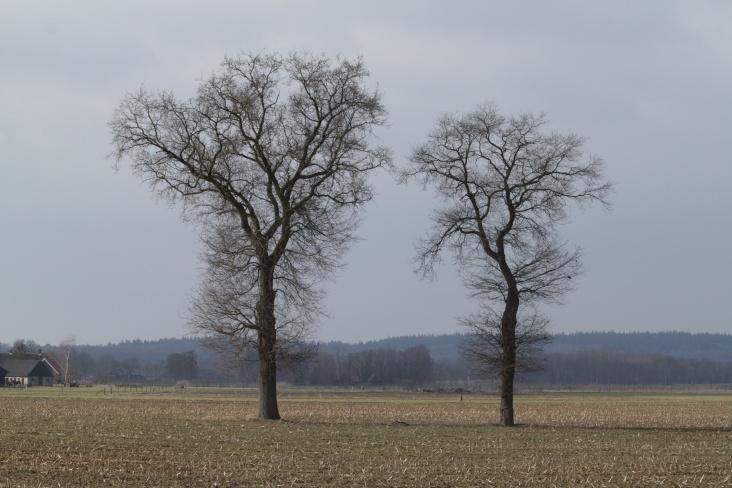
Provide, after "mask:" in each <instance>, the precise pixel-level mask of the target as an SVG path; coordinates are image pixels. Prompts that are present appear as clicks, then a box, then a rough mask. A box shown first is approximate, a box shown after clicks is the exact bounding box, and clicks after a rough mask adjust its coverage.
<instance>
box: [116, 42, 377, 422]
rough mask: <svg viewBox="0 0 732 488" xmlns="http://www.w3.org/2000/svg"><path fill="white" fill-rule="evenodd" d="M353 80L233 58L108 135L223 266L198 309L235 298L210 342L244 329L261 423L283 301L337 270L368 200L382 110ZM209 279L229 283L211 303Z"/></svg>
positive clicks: (357, 69)
mask: <svg viewBox="0 0 732 488" xmlns="http://www.w3.org/2000/svg"><path fill="white" fill-rule="evenodd" d="M367 78H368V71H367V69H366V67H365V65H364V63H363V61H362V60H361V59H356V60H353V61H351V60H346V59H340V58H337V59H335V60H332V59H329V58H327V57H325V56H314V55H311V54H307V53H305V54H298V53H295V54H291V55H289V56H285V57H283V56H280V55H278V54H268V53H259V54H243V53H242V54H240V55H238V56H236V57H227V58H225V59H224V61H223V62H222V64H221V67H220V69H219V70H218V71H216V72H215V73H214V74H213V75H212V76H211V77H210V78H208V79H207V80H205V81H203V82H202V83H201V84H200V86H199V88H198V93H197V95H196V96H195V97H193V98H191V99H190V100H187V101H181V100H178V99H176V98H175V96H174V95H173V94H172V93H169V92H149V91H147V90H145V89H144V88H143V89H140V90H139V91H137V92H135V93H130V94H128V95H127V96H126V97H125V98H124V99H123V100H122V102H121V104H120V106H119V108H118V109H117V110H116V112H115V114H114V116H113V118H112V120H111V121H110V124H109V125H110V128H111V130H112V133H113V142H114V145H115V151H114V154H115V156H116V158H117V161H118V163H119V161H120V160H121V159H122V158H124V157H129V158H130V159H131V160H132V168H133V170H134V171H135V172H136V173H137V174H138V175H139V176H140V177H142V178H143V179H145V180H147V181H149V182H150V183H151V185H152V188H153V189H154V190H155V191H156V192H158V193H159V194H161V195H163V196H165V197H169V198H170V199H171V200H173V201H176V200H179V199H181V200H183V202H184V208H185V209H186V212H187V213H186V215H187V216H189V217H194V218H197V219H200V221H201V222H204V228H205V231H204V233H205V234H206V235H207V236H209V241H210V242H212V243H214V245H213V246H212V247H211V248H210V249H212V250H214V251H216V250H217V249H218V248H221V249H224V250H231V251H232V252H234V253H235V254H236V256H235V257H234V258H233V259H228V257H222V260H223V261H225V262H227V265H230V264H232V263H234V264H235V265H236V266H234V268H236V269H237V272H236V273H231V272H227V271H226V269H225V268H224V271H223V272H218V271H214V274H216V273H218V275H217V276H214V277H212V278H211V279H210V283H208V284H207V283H204V288H203V294H202V295H201V297H202V298H203V299H204V301H206V300H209V299H210V300H211V301H212V302H211V303H213V305H212V308H209V310H220V312H219V313H222V314H224V315H226V314H227V309H226V307H224V304H226V305H227V306H232V303H229V302H227V298H226V295H227V294H228V293H229V292H231V291H234V292H235V295H236V300H235V302H233V303H236V304H237V305H238V310H237V314H238V315H237V317H236V318H235V320H231V321H229V322H228V323H229V324H230V325H231V326H232V327H231V329H229V330H223V329H222V330H213V331H212V332H214V333H216V334H224V335H226V334H236V333H237V331H238V329H239V328H240V327H248V328H249V329H250V330H252V331H253V335H247V334H245V335H243V336H241V337H242V340H243V341H249V340H250V339H252V340H251V344H252V345H253V347H255V348H256V350H257V353H258V357H259V392H260V408H259V416H260V417H261V418H265V419H277V418H279V417H280V414H279V410H278V407H277V391H276V381H277V351H278V344H280V341H279V337H280V336H282V326H283V324H278V319H283V318H284V317H291V316H292V315H291V314H290V312H289V311H286V312H283V311H282V307H285V308H287V307H294V306H296V305H298V302H297V301H292V300H290V298H291V296H292V295H293V292H292V291H291V290H300V291H302V295H303V296H305V295H307V293H308V292H309V289H310V287H312V286H314V284H316V283H317V282H318V280H319V279H320V278H322V277H323V276H325V275H328V273H329V272H330V271H331V270H332V269H333V268H334V267H337V266H339V265H340V264H341V263H342V261H341V258H342V252H343V251H344V250H345V249H346V248H347V247H348V245H349V244H350V243H351V242H352V241H353V240H354V238H355V237H354V231H355V228H356V225H357V224H358V222H359V217H358V216H359V211H360V209H361V207H362V206H363V205H364V204H365V203H366V202H368V201H370V200H371V199H372V189H371V186H370V185H369V184H368V182H367V174H368V173H369V172H370V171H371V170H374V169H376V168H379V167H382V166H384V165H389V164H391V156H390V153H389V151H388V150H387V149H386V148H384V147H381V146H379V145H378V144H374V137H373V133H372V131H373V129H374V128H375V127H376V126H380V125H384V124H385V123H386V115H387V111H386V109H385V107H384V105H383V103H382V96H381V94H380V93H379V92H378V90H370V89H369V88H367V87H366V86H365V82H366V79H367ZM234 223H235V226H234ZM227 240H228V241H227ZM232 241H235V242H232ZM214 254H215V252H214ZM213 259H214V260H216V259H218V258H217V257H215V256H214V258H213ZM219 279H223V280H230V281H231V280H236V279H241V282H240V283H229V284H231V287H229V288H228V289H225V288H222V290H223V291H222V292H221V293H219V290H217V287H218V286H219V285H220V284H222V283H221V282H219V281H218V280H219ZM209 285H210V286H209ZM227 286H228V284H227ZM206 287H208V288H209V289H207V288H206ZM288 287H289V288H288ZM288 290H290V291H288ZM209 291H212V293H210V294H209V293H208V292H209ZM288 293H289V295H288ZM295 294H296V293H295ZM217 300H223V302H220V303H219V304H218V305H220V307H219V306H218V305H217V304H216V301H217ZM201 310H203V309H201ZM295 315H297V314H295ZM204 319H205V317H204ZM283 320H286V319H283ZM196 323H200V324H201V330H202V331H209V330H210V329H209V328H208V325H210V324H211V323H212V322H211V321H209V320H203V321H200V322H199V321H198V320H197V319H196V317H195V315H194V320H193V324H194V325H195V324H196ZM207 324H208V325H207ZM278 334H279V335H278Z"/></svg>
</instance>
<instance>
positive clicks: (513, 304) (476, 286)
mask: <svg viewBox="0 0 732 488" xmlns="http://www.w3.org/2000/svg"><path fill="white" fill-rule="evenodd" d="M546 123H547V122H546V119H545V117H544V115H540V116H534V115H531V114H523V115H519V116H510V117H507V116H504V115H502V114H500V113H499V112H498V110H497V108H496V106H495V105H494V104H492V103H490V104H485V105H481V106H479V107H478V108H477V109H476V110H475V111H473V112H470V113H467V114H464V115H458V114H451V115H444V116H442V117H441V118H440V119H439V120H438V122H437V125H436V127H435V128H434V129H433V130H432V131H430V132H429V133H428V135H427V142H425V143H424V144H422V145H421V146H419V147H416V148H415V149H413V151H412V154H411V156H410V165H409V166H408V168H406V169H405V170H404V171H403V173H402V179H403V181H407V180H410V179H416V180H418V181H420V182H421V183H422V184H423V186H424V187H432V188H433V189H434V190H435V191H436V193H437V195H438V197H439V198H440V200H441V202H442V204H441V206H440V207H439V208H437V209H436V210H434V211H433V213H432V215H431V219H432V222H433V225H432V226H431V229H430V231H429V232H428V234H427V236H426V237H425V238H424V239H423V240H422V241H421V242H420V247H419V254H418V260H417V262H418V270H419V272H420V273H421V274H422V275H423V276H425V277H429V276H432V275H433V274H434V266H435V264H436V263H439V262H441V256H442V252H443V250H444V249H445V248H448V249H449V250H451V251H452V252H453V254H454V257H455V260H456V262H457V264H458V265H459V266H460V270H461V273H462V276H463V277H464V280H465V283H466V285H467V287H468V288H469V289H470V290H471V293H472V295H473V296H474V297H476V298H478V299H481V300H483V301H484V303H485V304H487V306H486V310H489V308H488V306H490V304H499V305H500V306H501V307H502V310H501V311H500V312H490V311H489V312H486V313H485V314H483V316H481V317H477V318H476V317H473V318H468V319H466V320H467V322H466V323H467V324H468V325H469V328H471V329H472V331H473V332H475V333H476V341H477V342H474V343H473V346H469V347H468V349H467V350H468V351H472V352H471V353H470V354H469V355H471V356H472V357H473V358H474V359H478V360H480V361H481V362H482V364H483V365H484V366H487V367H488V369H491V367H495V368H497V369H499V371H500V378H501V424H502V425H506V426H510V425H513V424H514V410H513V385H514V377H515V373H516V370H517V367H520V363H519V362H517V360H518V359H522V361H524V364H525V365H526V366H528V365H529V363H527V362H525V360H526V359H527V358H526V356H527V355H530V353H531V352H532V347H527V348H526V349H525V350H524V351H523V353H521V354H519V353H520V352H521V350H520V347H521V345H522V344H523V345H531V344H539V343H540V342H541V341H540V340H538V338H539V337H542V335H541V334H543V333H544V329H545V328H546V319H544V318H541V317H540V316H538V315H535V314H529V315H527V316H526V318H525V320H523V321H522V320H520V315H519V307H520V305H521V304H522V303H524V304H534V303H536V302H545V303H546V302H548V303H560V302H561V299H562V296H563V295H564V294H565V293H566V292H567V291H569V290H571V289H572V288H573V283H574V282H573V281H572V277H574V276H576V275H578V274H579V273H581V272H582V271H583V269H582V265H581V263H580V261H579V259H580V257H581V251H580V249H579V248H575V249H568V246H567V244H566V242H565V241H564V240H563V239H562V238H561V237H560V235H559V232H558V228H559V227H560V226H561V225H562V224H565V223H567V222H568V221H569V209H570V204H571V203H572V202H574V203H575V204H578V205H580V206H582V205H585V204H592V203H596V202H598V203H600V204H602V205H604V206H606V207H609V202H608V201H607V196H608V193H609V192H610V191H611V184H610V183H609V182H607V181H605V180H604V177H603V162H602V160H601V159H600V158H598V157H596V156H593V155H589V156H587V157H585V155H584V152H583V146H584V143H585V139H584V138H583V137H581V136H578V135H575V134H560V133H557V132H551V133H546V132H544V131H543V127H544V126H545V124H546ZM481 337H482V339H481ZM483 346H485V347H486V349H485V350H484V351H483V352H481V353H480V354H479V353H478V348H479V347H483ZM522 356H523V357H522Z"/></svg>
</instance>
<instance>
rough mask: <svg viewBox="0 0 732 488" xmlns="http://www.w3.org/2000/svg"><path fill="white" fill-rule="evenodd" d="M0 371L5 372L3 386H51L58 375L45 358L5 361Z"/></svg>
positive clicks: (0, 374)
mask: <svg viewBox="0 0 732 488" xmlns="http://www.w3.org/2000/svg"><path fill="white" fill-rule="evenodd" d="M0 370H4V371H5V374H4V376H5V379H4V381H3V383H2V384H3V386H53V381H54V378H55V377H56V376H57V375H58V374H59V373H58V371H56V369H55V368H54V367H53V366H52V365H51V363H50V362H48V360H46V359H45V358H44V359H6V360H5V361H3V363H2V364H1V365H0ZM2 376H3V373H2V371H0V377H2Z"/></svg>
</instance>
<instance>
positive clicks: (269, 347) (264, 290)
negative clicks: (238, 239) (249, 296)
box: [257, 259, 280, 420]
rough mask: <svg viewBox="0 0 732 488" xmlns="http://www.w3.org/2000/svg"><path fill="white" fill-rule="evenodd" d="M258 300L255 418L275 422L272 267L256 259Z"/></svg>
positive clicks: (264, 260) (275, 348)
mask: <svg viewBox="0 0 732 488" xmlns="http://www.w3.org/2000/svg"><path fill="white" fill-rule="evenodd" d="M260 266H261V268H260V271H259V273H260V275H259V285H260V286H259V293H260V295H259V301H258V303H257V314H258V316H259V320H258V322H259V334H258V335H259V337H258V340H257V350H258V351H257V352H258V353H259V418H261V419H266V420H279V419H280V411H279V408H278V406H277V354H276V351H277V329H276V318H275V313H274V310H275V291H274V265H270V263H269V259H260Z"/></svg>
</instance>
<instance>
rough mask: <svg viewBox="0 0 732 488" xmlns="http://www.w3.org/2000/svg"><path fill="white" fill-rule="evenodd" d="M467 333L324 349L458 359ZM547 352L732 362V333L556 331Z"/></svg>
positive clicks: (323, 346)
mask: <svg viewBox="0 0 732 488" xmlns="http://www.w3.org/2000/svg"><path fill="white" fill-rule="evenodd" d="M464 339H465V336H464V335H463V334H446V335H414V336H400V337H392V338H388V339H382V340H378V341H369V342H360V343H357V344H348V343H343V342H327V343H323V344H321V350H324V351H328V352H330V353H336V352H342V353H348V352H359V351H365V350H368V349H395V350H397V351H400V350H404V349H407V348H409V347H414V346H418V345H420V344H424V345H425V346H427V348H428V349H429V350H430V353H431V354H432V358H433V359H435V360H436V361H439V360H441V359H456V358H457V357H458V356H459V352H458V345H459V343H460V342H461V341H462V340H464ZM544 350H545V352H546V353H566V352H578V351H587V350H601V351H616V352H622V353H629V354H636V355H643V356H645V355H662V356H671V357H678V358H685V359H704V360H709V361H717V362H727V361H732V334H707V333H703V334H692V333H690V332H627V333H621V332H578V333H573V334H556V335H555V336H554V340H553V341H552V343H551V344H549V345H548V346H547V347H546V348H545V349H544Z"/></svg>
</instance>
